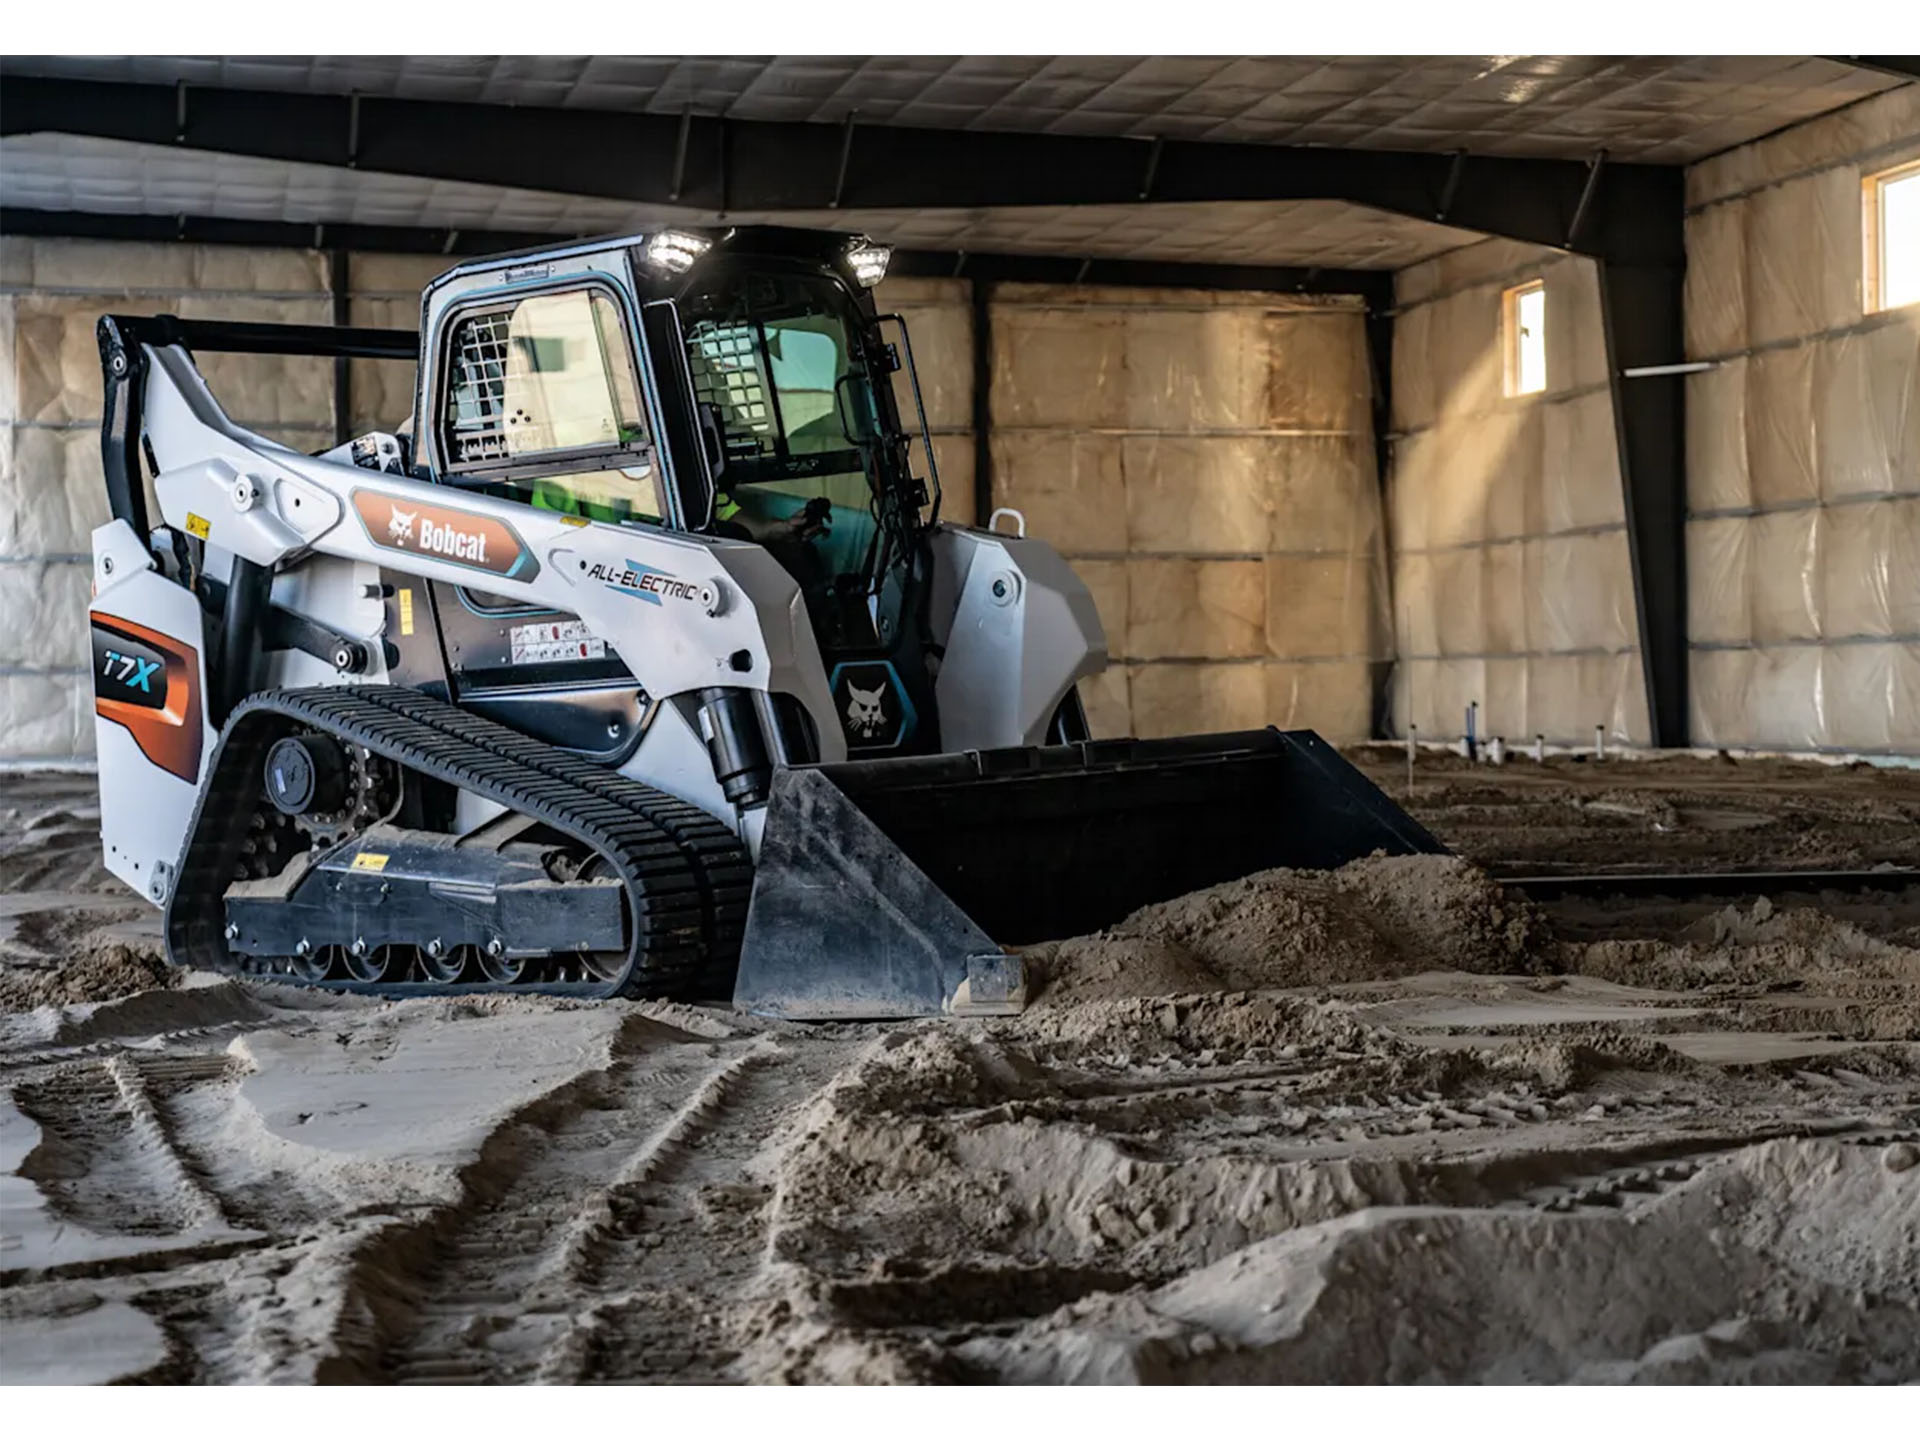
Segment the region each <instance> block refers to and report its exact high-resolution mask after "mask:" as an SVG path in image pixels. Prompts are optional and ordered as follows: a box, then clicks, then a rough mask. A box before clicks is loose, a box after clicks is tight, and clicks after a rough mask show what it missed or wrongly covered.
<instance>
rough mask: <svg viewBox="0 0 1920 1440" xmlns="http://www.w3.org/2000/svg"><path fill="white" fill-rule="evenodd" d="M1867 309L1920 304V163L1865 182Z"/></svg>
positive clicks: (1884, 308) (1869, 177) (1868, 178)
mask: <svg viewBox="0 0 1920 1440" xmlns="http://www.w3.org/2000/svg"><path fill="white" fill-rule="evenodd" d="M1865 184H1866V216H1865V221H1866V223H1865V225H1864V226H1863V227H1862V229H1863V231H1864V233H1865V235H1866V241H1867V255H1866V261H1867V266H1866V277H1867V285H1866V291H1867V293H1866V301H1867V304H1866V308H1867V309H1868V310H1893V309H1897V308H1898V307H1899V306H1902V305H1912V304H1913V303H1915V302H1916V301H1920V160H1916V161H1914V162H1912V163H1911V164H1907V165H1901V166H1897V167H1896V168H1894V169H1892V170H1886V171H1882V172H1881V173H1880V174H1878V175H1869V176H1868V177H1867V179H1866V182H1865Z"/></svg>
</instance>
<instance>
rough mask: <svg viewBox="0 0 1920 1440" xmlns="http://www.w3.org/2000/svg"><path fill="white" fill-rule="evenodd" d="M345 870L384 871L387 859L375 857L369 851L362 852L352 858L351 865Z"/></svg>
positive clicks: (380, 856) (381, 856) (382, 856)
mask: <svg viewBox="0 0 1920 1440" xmlns="http://www.w3.org/2000/svg"><path fill="white" fill-rule="evenodd" d="M347 868H348V869H349V870H384V869H386V868H387V857H386V856H384V855H376V854H375V853H374V852H373V851H371V850H362V851H361V852H360V853H359V854H358V855H356V856H354V857H353V864H351V865H349V866H348V867H347Z"/></svg>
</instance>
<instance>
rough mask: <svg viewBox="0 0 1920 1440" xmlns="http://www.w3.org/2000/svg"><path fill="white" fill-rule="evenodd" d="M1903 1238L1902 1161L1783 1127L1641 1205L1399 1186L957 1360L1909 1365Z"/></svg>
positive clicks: (1402, 1378) (1510, 1370)
mask: <svg viewBox="0 0 1920 1440" xmlns="http://www.w3.org/2000/svg"><path fill="white" fill-rule="evenodd" d="M1809 1215H1819V1216H1820V1217H1821V1223H1820V1224H1819V1225H1817V1226H1814V1225H1809V1224H1807V1223H1806V1217H1807V1216H1809ZM1916 1253H1920V1171H1915V1170H1912V1169H1908V1170H1904V1171H1901V1170H1896V1169H1894V1168H1893V1167H1892V1166H1891V1165H1889V1164H1887V1163H1885V1162H1884V1160H1883V1157H1882V1156H1881V1155H1880V1154H1878V1153H1876V1152H1874V1151H1873V1150H1870V1149H1865V1148H1850V1147H1845V1146H1839V1145H1835V1144H1832V1143H1831V1142H1805V1141H1783V1142H1778V1143H1775V1144H1773V1145H1768V1146H1763V1147H1758V1148H1756V1149H1752V1150H1747V1151H1743V1152H1741V1153H1740V1154H1738V1155H1737V1156H1734V1157H1731V1158H1729V1159H1728V1160H1725V1161H1721V1162H1718V1163H1716V1164H1714V1165H1710V1166H1709V1167H1707V1168H1706V1169H1705V1170H1703V1171H1702V1172H1701V1173H1700V1175H1699V1176H1697V1177H1696V1178H1695V1179H1694V1180H1693V1181H1692V1182H1690V1183H1689V1184H1688V1185H1687V1186H1685V1187H1684V1188H1683V1189H1681V1190H1679V1191H1676V1192H1675V1193H1674V1194H1672V1195H1670V1196H1667V1197H1665V1198H1664V1199H1662V1200H1661V1201H1659V1202H1657V1203H1656V1204H1655V1205H1654V1206H1653V1207H1652V1208H1651V1209H1650V1210H1649V1211H1648V1212H1647V1214H1645V1215H1644V1216H1643V1217H1640V1218H1639V1219H1638V1220H1630V1219H1628V1218H1626V1217H1624V1216H1604V1217H1602V1216H1586V1215H1583V1216H1558V1215H1547V1214H1529V1213H1524V1212H1512V1211H1504V1212H1503V1211H1495V1210H1454V1211H1444V1210H1437V1209H1430V1208H1411V1209H1378V1210H1371V1211H1365V1212H1361V1213H1357V1214H1352V1215H1348V1216H1344V1217H1342V1218H1339V1219H1335V1220H1330V1221H1325V1222H1322V1223H1319V1224H1312V1225H1307V1226H1303V1227H1301V1228H1298V1229H1295V1230H1292V1231H1291V1232H1289V1233H1286V1234H1282V1235H1278V1236H1276V1237H1274V1238H1271V1239H1268V1240H1264V1241H1261V1242H1259V1243H1257V1244H1254V1245H1252V1246H1249V1247H1248V1248H1246V1249H1243V1250H1240V1251H1238V1252H1237V1253H1235V1254H1232V1255H1230V1256H1227V1257H1226V1258H1224V1259H1222V1260H1220V1261H1218V1262H1216V1263H1214V1264H1212V1265H1209V1266H1207V1267H1206V1268H1204V1269H1201V1270H1197V1271H1194V1272H1193V1273H1190V1274H1187V1275H1185V1276H1182V1277H1181V1278H1179V1279H1177V1280H1175V1281H1173V1282H1172V1283H1170V1284H1167V1285H1164V1286H1161V1287H1159V1288H1157V1289H1152V1290H1135V1291H1131V1292H1127V1293H1124V1294H1103V1295H1098V1296H1093V1297H1090V1298H1087V1299H1083V1300H1081V1301H1078V1302H1076V1303H1074V1304H1072V1305H1069V1306H1065V1307H1063V1308H1061V1309H1059V1310H1057V1311H1055V1312H1053V1313H1052V1314H1050V1315H1047V1316H1045V1317H1042V1318H1040V1319H1037V1320H1035V1321H1033V1322H1031V1323H1029V1324H1027V1325H1025V1326H1023V1327H1022V1328H1021V1329H1020V1330H1019V1331H1017V1332H1016V1333H1014V1334H1012V1335H1010V1336H1006V1337H1004V1338H1001V1337H993V1338H986V1339H980V1340H975V1341H971V1342H968V1343H966V1344H965V1345H963V1346H962V1347H961V1358H962V1359H963V1361H964V1362H965V1363H967V1364H969V1365H970V1366H972V1367H975V1368H976V1370H977V1372H978V1373H979V1374H981V1375H982V1376H983V1377H991V1378H994V1379H998V1380H1001V1381H1010V1382H1015V1383H1060V1382H1076V1381H1078V1382H1089V1383H1115V1382H1130V1381H1145V1382H1149V1383H1151V1382H1186V1383H1195V1382H1203V1383H1240V1384H1246V1383H1257V1384H1305V1383H1317V1384H1327V1383H1333V1384H1382V1383H1407V1382H1419V1381H1428V1382H1431V1381H1454V1382H1458V1381H1485V1382H1492V1383H1515V1382H1535V1383H1537V1382H1556V1381H1614V1382H1620V1381H1639V1382H1642V1383H1662V1382H1667V1383H1672V1382H1683V1381H1684V1382H1710V1381H1720V1382H1725V1381H1747V1382H1758V1383H1769V1382H1781V1381H1810V1382H1826V1383H1831V1382H1835V1381H1868V1382H1872V1381H1899V1380H1903V1379H1908V1380H1910V1379H1911V1378H1913V1376H1914V1375H1915V1374H1916V1373H1920V1309H1916V1300H1920V1277H1916V1274H1915V1271H1914V1267H1913V1266H1912V1265H1911V1263H1910V1262H1911V1259H1912V1257H1913V1256H1914V1255H1915V1254H1916Z"/></svg>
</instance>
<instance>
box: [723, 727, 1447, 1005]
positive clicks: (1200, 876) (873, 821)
mask: <svg viewBox="0 0 1920 1440" xmlns="http://www.w3.org/2000/svg"><path fill="white" fill-rule="evenodd" d="M1376 850H1378V851H1385V852H1386V853H1387V854H1390V855H1411V854H1423V853H1424V854H1433V853H1441V852H1442V851H1443V850H1444V847H1443V846H1442V845H1441V844H1440V843H1439V842H1438V841H1437V840H1435V839H1434V838H1433V836H1432V835H1430V834H1428V833H1427V831H1426V830H1424V829H1422V828H1421V827H1420V826H1419V825H1418V824H1416V823H1415V822H1414V821H1413V820H1412V819H1411V818H1409V817H1408V816H1407V815H1406V814H1405V812H1403V811H1402V810H1401V809H1400V808H1399V807H1398V806H1397V805H1395V804H1394V803H1393V802H1392V801H1391V800H1389V799H1388V798H1387V797H1386V796H1385V795H1384V794H1382V793H1381V792H1380V790H1379V789H1377V788H1376V787H1375V786H1374V785H1373V784H1372V783H1370V782H1369V781H1368V780H1367V779H1366V778H1365V777H1364V776H1362V775H1361V774H1360V772H1359V771H1357V770H1355V769H1354V768H1353V767H1352V766H1351V765H1349V764H1348V763H1347V762H1346V761H1345V760H1344V759H1343V758H1341V756H1340V754H1339V752H1337V751H1336V750H1335V749H1334V748H1333V747H1332V746H1330V745H1328V744H1327V743H1326V742H1325V741H1324V740H1322V739H1321V738H1320V737H1319V736H1318V735H1316V734H1314V732H1312V731H1311V730H1290V731H1281V730H1249V731H1241V732H1235V733H1231V734H1221V735H1191V736H1183V737H1180V738H1178V739H1171V740H1113V741H1090V742H1085V743H1082V744H1077V745H1056V746H1048V747H1046V748H1044V749H1014V750H989V751H970V752H967V753H965V754H958V755H931V756H924V757H911V758H903V759H892V760H859V761H847V762H844V763H840V764H829V765H809V766H802V767H798V768H795V769H789V770H783V771H780V772H779V773H777V774H776V775H775V777H774V782H773V790H772V794H771V797H770V799H769V801H768V810H767V820H766V828H765V830H764V832H763V835H762V841H761V847H760V858H759V864H758V867H757V871H756V875H755V879H754V889H753V899H752V903H751V905H750V907H749V909H748V912H747V927H746V938H745V941H744V944H743V946H742V949H741V959H740V969H739V974H738V978H737V980H736V983H735V988H734V1003H735V1005H737V1006H738V1007H740V1008H741V1009H744V1010H748V1011H751V1012H753V1013H756V1014H762V1015H774V1016H782V1017H786V1018H790V1019H812V1020H849V1019H879V1018H887V1017H896V1016H913V1015H939V1014H943V1013H975V1014H980V1013H1008V1012H1011V1011H1015V1010H1018V1009H1019V1008H1020V1007H1021V1006H1022V1005H1023V1004H1024V1003H1025V988H1024V971H1023V969H1022V967H1021V964H1020V962H1019V958H1018V956H1017V954H1013V953H1011V952H1010V949H1009V947H1018V946H1022V945H1028V944H1032V943H1034V942H1036V941H1041V940H1052V939H1060V938H1063V937H1065V936H1069V935H1079V934H1084V933H1086V932H1088V931H1092V930H1098V929H1100V928H1101V927H1103V926H1106V925H1110V924H1112V923H1114V922H1115V921H1117V920H1119V919H1121V918H1122V917H1123V916H1125V915H1127V914H1129V913H1130V912H1132V911H1134V910H1137V909H1138V908H1139V907H1141V906H1142V905H1148V904H1152V903H1153V902H1155V901H1158V900H1168V899H1171V898H1173V897H1174V896H1176V895H1183V894H1185V893H1187V892H1188V891H1190V890H1197V889H1201V888H1203V887H1205V886H1208V885H1216V884H1219V883H1220V882H1222V881H1225V880H1234V879H1238V878H1239V877H1241V876H1243V875H1250V874H1252V873H1254V872H1255V871H1257V870H1267V869H1272V868H1274V867H1276V866H1286V867H1289V868H1293V869H1315V870H1319V869H1332V868H1334V867H1336V866H1339V865H1343V864H1345V863H1346V862H1347V861H1349V860H1354V859H1358V858H1360V857H1361V856H1364V855H1369V854H1372V853H1373V852H1374V851H1376Z"/></svg>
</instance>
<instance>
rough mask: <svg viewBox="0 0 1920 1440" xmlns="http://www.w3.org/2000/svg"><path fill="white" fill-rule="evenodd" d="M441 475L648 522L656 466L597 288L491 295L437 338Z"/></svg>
mask: <svg viewBox="0 0 1920 1440" xmlns="http://www.w3.org/2000/svg"><path fill="white" fill-rule="evenodd" d="M447 356H448V361H447V364H448V372H447V385H446V392H445V394H446V399H445V404H444V409H443V411H442V414H441V417H440V427H441V429H440V440H441V450H442V454H443V455H444V456H445V466H446V471H447V478H448V479H449V480H451V481H452V482H453V483H455V484H460V485H467V486H473V487H477V488H480V489H483V490H486V491H488V492H491V493H494V494H498V495H501V496H503V497H505V498H508V499H514V500H519V501H522V502H525V503H529V504H532V505H534V506H536V507H539V508H542V509H550V510H559V511H563V512H565V513H568V514H578V515H585V516H588V517H589V518H592V519H600V520H628V519H633V520H649V521H657V520H658V519H659V518H660V517H661V516H662V515H663V514H664V513H665V507H664V505H663V504H662V500H661V496H660V485H659V464H658V459H657V456H656V454H655V451H654V443H653V436H652V435H651V434H650V433H649V430H648V427H647V422H646V412H645V410H644V409H643V408H642V406H641V403H640V387H639V384H638V380H637V377H636V375H635V372H634V363H633V350H632V347H631V346H630V345H629V343H628V340H627V332H626V327H625V326H624V325H623V324H622V321H621V316H620V309H619V306H618V304H617V303H616V302H615V300H614V298H613V296H612V295H611V294H610V293H609V292H607V291H606V290H604V289H602V288H600V287H598V286H583V287H581V288H579V289H574V290H561V291H550V292H546V293H543V294H537V295H529V296H527V297H525V298H523V299H518V300H509V301H495V302H490V303H488V304H486V305H484V306H481V307H476V308H474V309H471V310H468V311H466V312H465V313H463V314H461V315H459V316H457V317H456V318H455V320H454V322H453V325H452V327H451V328H450V330H449V332H448V336H447Z"/></svg>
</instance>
